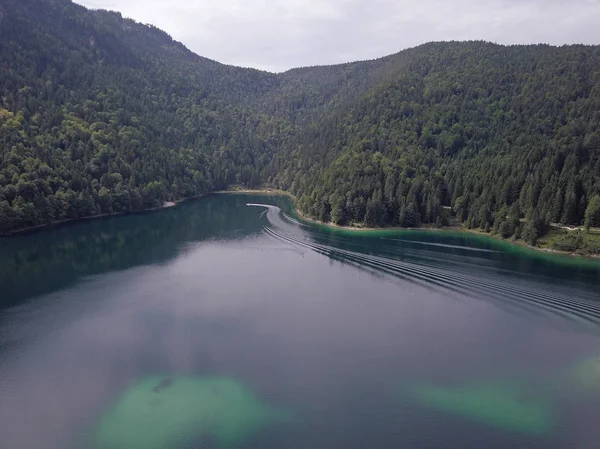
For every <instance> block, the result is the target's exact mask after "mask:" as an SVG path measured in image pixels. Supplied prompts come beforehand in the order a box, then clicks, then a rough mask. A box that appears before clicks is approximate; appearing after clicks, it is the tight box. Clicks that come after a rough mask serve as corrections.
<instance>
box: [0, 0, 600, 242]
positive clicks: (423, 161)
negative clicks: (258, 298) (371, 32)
mask: <svg viewBox="0 0 600 449" xmlns="http://www.w3.org/2000/svg"><path fill="white" fill-rule="evenodd" d="M0 17H1V19H0V232H2V233H8V232H11V231H14V230H17V229H20V228H24V227H28V226H34V225H38V224H45V223H51V222H54V221H59V220H63V219H68V218H78V217H85V216H90V215H97V214H105V213H115V212H127V211H134V210H139V209H145V208H150V207H155V206H159V205H161V204H162V203H163V202H164V201H168V200H176V199H180V198H185V197H190V196H194V195H198V194H202V193H206V192H210V191H213V190H218V189H222V188H226V187H228V186H231V185H245V186H249V187H257V186H259V185H269V186H273V187H279V188H282V189H284V190H288V191H290V192H291V193H293V194H295V195H296V196H297V197H298V199H299V207H300V208H301V210H302V211H303V212H304V213H306V214H308V215H310V216H312V217H315V218H317V219H320V220H322V221H333V222H335V223H337V224H361V225H367V226H388V225H400V226H418V225H419V224H421V223H432V224H437V225H444V224H447V223H448V222H450V221H458V222H462V223H464V224H466V225H467V226H469V227H477V228H482V229H486V230H490V231H494V232H497V233H498V234H500V235H502V236H504V237H510V236H512V235H515V236H516V237H520V238H523V239H525V240H528V241H530V242H535V241H536V240H537V238H538V237H539V236H541V235H543V234H544V233H545V232H546V230H547V229H548V227H549V224H550V223H554V222H560V223H564V224H569V225H571V224H572V225H581V224H584V222H587V224H588V225H591V226H594V225H599V224H600V197H599V195H600V47H598V46H565V47H560V48H557V47H550V46H545V45H539V46H513V47H504V46H499V45H494V44H490V43H484V42H464V43H456V42H454V43H432V44H427V45H423V46H420V47H417V48H414V49H411V50H406V51H403V52H401V53H398V54H396V55H392V56H388V57H385V58H381V59H379V60H375V61H365V62H357V63H350V64H343V65H337V66H329V67H312V68H302V69H294V70H291V71H289V72H286V73H283V74H277V75H276V74H270V73H267V72H261V71H257V70H252V69H243V68H237V67H231V66H226V65H222V64H219V63H217V62H214V61H211V60H208V59H205V58H201V57H199V56H197V55H195V54H193V53H192V52H190V51H189V50H187V49H186V48H185V47H184V46H183V45H182V44H180V43H177V42H175V41H173V40H172V39H171V38H170V37H169V36H168V35H167V34H165V33H164V32H162V31H160V30H158V29H156V28H154V27H151V26H146V25H142V24H138V23H136V22H134V21H132V20H129V19H124V18H122V17H121V16H120V15H119V14H118V13H113V12H106V11H90V10H87V9H85V8H83V7H81V6H78V5H75V4H73V3H71V2H70V1H69V0H0Z"/></svg>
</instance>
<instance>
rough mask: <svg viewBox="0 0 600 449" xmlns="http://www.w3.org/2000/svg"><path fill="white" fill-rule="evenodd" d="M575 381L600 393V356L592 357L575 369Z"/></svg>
mask: <svg viewBox="0 0 600 449" xmlns="http://www.w3.org/2000/svg"><path fill="white" fill-rule="evenodd" d="M574 377H575V381H576V383H577V384H578V385H581V386H583V387H585V388H590V389H593V390H596V391H597V392H598V393H600V356H596V357H591V358H589V359H587V360H584V361H583V362H581V363H580V364H579V365H578V366H577V367H576V368H575V376H574Z"/></svg>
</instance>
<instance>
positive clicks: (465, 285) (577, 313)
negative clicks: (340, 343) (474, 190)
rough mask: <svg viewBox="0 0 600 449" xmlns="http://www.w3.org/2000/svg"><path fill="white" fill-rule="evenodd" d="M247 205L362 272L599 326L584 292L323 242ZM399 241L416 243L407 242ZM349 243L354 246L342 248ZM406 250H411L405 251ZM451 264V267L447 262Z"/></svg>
mask: <svg viewBox="0 0 600 449" xmlns="http://www.w3.org/2000/svg"><path fill="white" fill-rule="evenodd" d="M248 206H252V207H264V208H266V212H267V213H266V218H267V220H268V223H269V224H268V225H266V226H265V227H264V232H265V233H266V234H267V235H269V236H270V237H272V238H274V239H277V240H278V241H280V242H284V243H286V244H288V245H291V246H293V247H295V248H298V249H300V248H303V249H308V250H310V251H313V252H315V253H318V254H322V255H325V256H327V257H329V258H331V259H334V260H337V261H340V262H342V263H345V264H349V265H352V266H355V267H357V268H359V269H361V270H367V271H369V272H372V273H375V274H378V275H383V276H386V277H388V278H389V279H391V280H395V281H399V282H403V283H404V282H410V283H412V284H418V285H420V286H422V287H424V288H428V289H435V290H440V291H443V292H446V293H447V294H451V295H452V294H455V295H457V296H469V297H471V298H474V299H477V300H484V301H487V302H493V303H494V304H496V305H497V306H500V307H502V308H504V309H510V311H511V312H515V311H518V312H519V313H520V314H523V313H528V314H534V315H540V314H543V315H546V316H548V317H555V318H558V317H560V318H561V319H567V320H570V321H574V322H577V323H579V324H582V325H585V326H586V327H590V326H592V327H593V328H594V329H596V328H598V325H600V302H598V301H597V299H596V297H595V296H592V295H590V294H589V293H587V292H584V291H575V292H574V291H573V290H571V289H570V290H569V291H568V292H567V291H564V292H563V291H561V290H560V289H552V290H549V289H548V287H547V286H546V285H542V284H541V283H537V282H535V281H531V280H527V282H524V281H523V280H519V279H514V278H509V277H508V276H507V275H506V274H503V273H502V272H498V270H496V274H495V275H494V274H492V273H491V270H490V272H485V273H483V274H484V275H482V276H477V275H476V273H475V275H474V274H473V266H475V265H477V264H476V263H462V264H460V263H454V262H453V261H452V260H450V261H449V260H448V259H447V257H448V255H447V254H443V253H439V254H437V257H433V256H432V258H431V261H428V259H427V257H424V258H422V262H419V263H416V262H412V261H406V260H401V259H402V256H404V255H405V254H404V253H403V252H399V251H388V252H386V251H385V248H384V249H383V250H379V251H377V253H376V254H370V253H368V251H372V248H370V247H369V245H361V244H356V243H353V242H351V241H346V240H344V239H343V238H340V237H336V238H332V237H331V236H327V237H326V242H327V243H322V242H320V240H322V239H323V238H322V237H319V235H318V234H317V232H316V231H313V230H312V229H311V228H310V226H308V225H306V224H303V223H300V222H298V221H297V220H295V219H293V218H292V217H290V216H289V215H287V214H285V213H284V212H282V211H281V210H280V209H279V208H278V207H276V206H271V205H267V204H248ZM389 240H399V241H403V240H401V239H389ZM404 242H409V243H415V242H413V241H410V240H408V241H404ZM416 243H423V244H424V245H428V246H434V247H435V246H439V247H453V248H458V249H463V250H465V251H474V252H476V251H480V252H486V251H488V250H486V249H479V248H470V247H461V246H458V245H445V244H439V243H428V242H416ZM353 245H354V246H355V247H356V249H354V248H353ZM342 246H343V247H342ZM348 247H350V248H353V249H347V248H348ZM489 251H491V250H489ZM407 252H408V253H410V250H408V251H407ZM442 256H444V257H446V259H445V263H444V260H443V259H441V257H442ZM450 264H451V266H448V265H450ZM482 269H485V267H483V268H482ZM525 284H527V285H525Z"/></svg>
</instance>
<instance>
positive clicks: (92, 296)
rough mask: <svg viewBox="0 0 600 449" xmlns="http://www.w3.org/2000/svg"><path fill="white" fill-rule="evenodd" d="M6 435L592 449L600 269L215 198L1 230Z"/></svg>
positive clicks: (149, 442) (14, 444)
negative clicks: (336, 225)
mask: <svg viewBox="0 0 600 449" xmlns="http://www.w3.org/2000/svg"><path fill="white" fill-rule="evenodd" d="M0 292H1V293H0V297H1V300H0V447H2V448H10V449H37V448H44V449H183V448H186V449H192V448H234V447H235V448H240V449H258V448H261V449H283V448H285V449H296V448H297V449H300V448H302V449H309V448H310V449H320V448H322V449H341V448H343V449H354V448H356V449H359V448H360V449H363V448H374V449H403V448H406V449H409V448H410V449H416V448H419V449H429V448H431V449H433V448H452V449H458V448H460V449H481V448H486V449H495V448H498V449H500V448H502V449H505V448H515V449H520V448H523V449H525V448H526V449H535V448H552V449H554V448H555V449H566V448H573V449H587V448H589V449H594V448H598V447H599V444H600V443H598V441H600V426H598V416H600V332H599V329H600V262H596V261H592V260H585V259H576V258H568V257H564V256H556V255H548V254H543V253H540V252H535V251H531V250H527V249H525V248H521V247H517V246H513V245H510V244H508V243H505V242H501V241H495V240H492V239H489V238H486V237H480V236H475V235H467V234H459V233H452V232H428V231H371V232H362V233H356V232H350V231H348V230H341V229H339V230H338V229H330V228H326V227H323V226H319V225H315V224H306V223H303V222H300V221H299V220H298V219H297V217H295V214H294V211H293V207H292V205H291V203H290V200H289V199H287V198H286V197H278V196H267V195H244V194H230V195H229V194H228V195H214V196H208V197H205V198H202V199H199V200H196V201H191V202H188V203H184V204H180V205H178V206H177V207H174V208H170V209H165V210H163V211H159V212H154V213H148V214H139V215H130V216H122V217H114V218H110V219H105V220H97V221H90V222H81V223H76V224H71V225H67V226H62V227H57V228H51V229H47V230H44V231H41V232H36V233H32V234H28V235H21V236H17V237H11V238H5V239H2V240H0Z"/></svg>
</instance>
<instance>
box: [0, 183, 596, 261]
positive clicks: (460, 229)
mask: <svg viewBox="0 0 600 449" xmlns="http://www.w3.org/2000/svg"><path fill="white" fill-rule="evenodd" d="M228 194H248V195H252V194H254V195H274V196H286V197H288V198H289V199H290V200H291V201H292V205H293V210H294V213H295V215H296V216H297V218H299V219H300V220H301V221H304V222H305V223H310V224H313V225H316V226H322V227H325V228H328V229H330V230H338V231H346V232H353V233H357V234H360V233H368V232H381V231H383V232H400V231H404V232H413V231H424V232H438V233H444V232H446V233H447V232H455V233H457V234H466V235H475V236H479V237H483V238H486V239H490V240H492V241H495V242H499V243H503V244H506V245H511V246H518V247H521V248H523V249H527V250H531V251H533V252H537V253H544V254H547V255H557V256H568V257H569V258H570V259H572V260H575V259H584V260H592V261H598V260H599V259H600V255H592V254H589V255H586V254H576V253H572V252H568V251H560V250H555V249H551V248H541V247H538V246H531V245H529V244H527V243H525V242H523V241H520V240H508V239H503V238H501V237H498V236H496V235H492V234H488V233H486V232H484V231H481V230H476V229H468V228H466V227H464V226H448V227H444V228H436V227H434V226H420V227H417V228H402V227H398V226H390V227H382V228H371V227H366V226H340V225H337V224H335V223H324V222H321V221H319V220H315V219H314V218H310V217H308V216H307V215H305V214H303V213H302V211H301V210H300V209H299V208H298V207H297V200H296V197H295V196H294V195H293V194H291V193H290V192H286V191H285V190H280V189H275V188H272V189H271V188H260V189H248V188H241V187H232V188H231V189H228V190H217V191H214V192H208V193H203V194H201V195H195V196H192V197H188V198H181V199H178V200H175V201H166V202H165V203H164V204H163V205H162V206H159V207H153V208H150V209H140V210H136V211H127V212H115V213H111V214H98V215H91V216H87V217H80V218H69V219H66V220H60V221H55V222H53V223H46V224H40V225H36V226H30V227H27V228H22V229H18V230H15V231H11V232H9V233H6V234H1V235H0V238H6V237H17V236H20V235H25V234H29V233H35V232H37V231H42V230H44V229H51V228H54V227H61V226H65V225H69V224H74V223H77V222H83V221H93V220H102V219H107V218H113V217H119V216H125V215H135V214H148V213H154V212H159V211H162V210H165V209H170V208H172V207H176V206H178V205H179V204H182V203H185V202H188V201H194V200H197V199H200V198H204V197H207V196H210V195H228Z"/></svg>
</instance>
